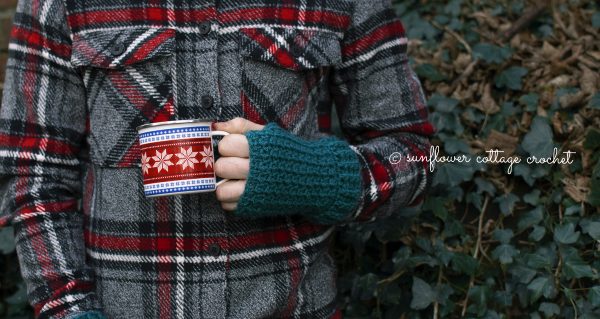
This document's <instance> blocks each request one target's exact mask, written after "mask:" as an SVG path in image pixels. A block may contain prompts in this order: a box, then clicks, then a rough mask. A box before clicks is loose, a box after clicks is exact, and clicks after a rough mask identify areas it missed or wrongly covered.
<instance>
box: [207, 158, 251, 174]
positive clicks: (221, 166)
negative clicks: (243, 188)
mask: <svg viewBox="0 0 600 319" xmlns="http://www.w3.org/2000/svg"><path fill="white" fill-rule="evenodd" d="M249 170H250V160H249V159H247V158H240V157H219V159H218V160H217V161H216V162H215V174H217V176H219V177H221V178H228V179H246V178H248V171H249Z"/></svg>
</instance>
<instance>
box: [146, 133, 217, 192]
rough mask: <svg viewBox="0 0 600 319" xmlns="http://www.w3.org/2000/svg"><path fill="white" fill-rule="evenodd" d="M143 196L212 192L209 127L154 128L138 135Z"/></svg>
mask: <svg viewBox="0 0 600 319" xmlns="http://www.w3.org/2000/svg"><path fill="white" fill-rule="evenodd" d="M139 145H140V152H141V154H142V156H141V166H142V172H143V176H144V194H146V196H160V195H176V194H187V193H192V192H199V191H211V190H214V189H215V172H214V168H213V162H214V158H213V150H212V137H211V135H210V126H208V125H191V126H180V127H170V128H161V126H157V127H154V128H152V129H151V130H149V131H147V132H144V133H141V134H140V135H139Z"/></svg>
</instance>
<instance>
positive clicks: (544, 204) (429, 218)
mask: <svg viewBox="0 0 600 319" xmlns="http://www.w3.org/2000/svg"><path fill="white" fill-rule="evenodd" d="M396 2H397V3H398V4H397V8H398V10H397V12H398V13H399V14H400V15H401V16H402V18H403V21H404V23H405V25H406V28H407V30H408V36H409V38H410V39H411V40H413V41H415V44H417V45H416V48H414V49H413V51H412V52H411V53H412V56H413V58H414V60H415V61H421V62H420V63H417V65H416V66H415V69H416V73H417V75H419V77H420V78H421V79H422V81H423V84H424V88H425V91H426V92H427V99H428V100H427V103H428V106H429V107H430V111H431V121H432V122H433V124H434V125H435V126H436V128H437V132H436V136H435V138H434V141H433V143H434V145H437V146H439V150H440V154H439V155H461V154H466V155H470V156H471V157H472V158H474V157H475V156H476V155H481V154H482V151H483V150H485V149H487V147H488V145H493V143H491V142H490V140H493V139H494V138H497V136H493V134H492V132H493V131H495V132H500V133H502V134H503V136H504V138H506V142H503V144H502V143H501V144H502V146H504V147H505V148H510V147H512V148H513V149H512V151H511V152H512V154H514V155H515V156H520V157H521V158H522V159H523V161H524V159H525V158H527V157H528V156H536V157H542V156H552V155H553V150H554V148H555V147H556V148H557V149H558V151H559V152H562V151H566V150H572V151H576V152H577V153H576V155H575V156H574V162H573V164H571V165H540V164H527V163H524V162H521V163H519V164H515V165H514V167H513V173H512V174H507V173H506V167H505V166H503V165H496V164H478V163H475V161H474V160H472V161H471V162H469V163H460V162H453V163H436V167H435V175H434V181H433V185H432V187H431V190H430V192H429V195H428V197H427V198H426V199H425V201H424V202H423V203H422V205H421V206H418V207H410V208H405V209H401V210H400V211H398V212H396V214H394V215H392V217H390V218H386V219H378V220H375V221H374V222H373V223H370V224H366V225H365V224H362V225H351V226H347V227H344V228H343V229H341V230H342V231H341V232H340V233H339V234H338V237H337V240H336V246H335V247H336V249H335V253H336V257H337V258H336V259H337V261H338V265H339V268H340V271H339V274H340V281H339V282H340V284H339V289H340V293H341V299H342V302H343V304H344V305H345V307H344V312H345V317H347V318H568V319H571V318H600V285H599V284H598V283H599V282H600V249H599V247H600V214H599V213H600V210H599V207H600V144H599V142H598V141H600V133H599V132H600V127H599V125H600V122H599V121H598V118H600V92H599V89H600V88H598V85H600V82H598V83H596V86H595V87H594V86H593V85H590V83H593V82H590V81H587V82H586V81H583V80H581V78H583V76H582V73H577V75H571V74H568V72H567V71H564V70H562V69H560V70H559V69H554V68H553V66H551V65H552V64H553V63H555V62H554V61H553V60H552V58H548V60H547V61H541V60H540V56H542V53H541V52H542V51H543V49H542V47H543V46H546V48H545V49H544V50H551V48H550V49H549V46H548V44H551V45H552V46H553V47H554V48H556V50H557V52H561V50H563V48H565V47H567V44H565V43H563V42H564V41H570V40H568V39H569V38H572V35H569V34H565V32H571V31H568V30H567V31H565V30H566V29H568V28H573V29H572V30H580V29H577V28H578V27H575V26H572V25H570V23H577V24H578V26H581V28H582V29H583V28H587V29H586V30H590V29H589V26H590V25H594V23H595V22H594V21H596V20H597V19H598V14H597V13H595V11H597V9H598V7H597V4H595V3H594V2H582V1H579V2H577V1H573V2H569V3H566V2H561V4H557V5H556V7H555V8H554V9H553V10H557V12H559V13H558V15H560V16H561V17H562V18H561V20H562V21H561V22H560V23H561V24H563V26H562V27H561V26H560V25H559V24H557V23H555V21H554V17H553V16H552V15H551V14H542V15H540V16H539V17H538V18H537V19H535V20H534V21H533V22H532V23H531V24H530V25H529V26H528V27H526V28H525V29H523V30H522V31H521V32H522V33H525V34H524V36H523V37H520V38H518V39H514V41H509V40H506V39H503V38H502V34H501V33H500V32H498V27H499V26H503V25H510V24H512V23H513V22H514V21H516V20H517V19H518V18H519V17H520V16H522V15H523V13H524V12H525V10H527V9H528V6H529V4H528V3H527V2H524V1H508V2H498V1H491V0H489V1H488V0H483V1H466V0H465V1H441V0H433V1H418V0H412V1H411V0H409V1H396ZM570 14H574V15H572V16H569V15H570ZM569 17H578V18H576V19H573V18H569ZM579 17H581V19H580V18H579ZM578 19H579V20H578ZM596 22H597V21H596ZM596 24H597V23H596ZM500 28H502V27H500ZM565 28H566V29H565ZM411 30H412V31H411ZM449 30H451V31H453V33H454V34H450V33H449ZM590 32H591V31H590ZM518 36H519V35H517V37H518ZM588 38H589V39H592V38H594V36H593V35H592V34H588ZM561 39H562V40H561ZM463 41H465V42H466V43H467V44H468V45H469V46H470V49H471V51H469V49H468V48H467V47H466V46H465V45H464V43H463ZM560 41H563V42H560ZM544 42H546V44H544ZM574 43H575V42H573V43H571V44H569V45H575V44H574ZM577 43H579V42H577ZM587 48H588V50H596V51H597V50H599V49H600V46H599V45H598V44H592V43H590V44H589V45H588V46H587ZM548 52H550V51H548ZM545 54H547V52H546V53H545ZM563 54H564V53H563ZM461 59H462V60H461ZM574 59H575V58H574ZM459 60H461V61H459ZM470 63H476V64H475V65H476V66H475V69H474V70H473V71H472V72H471V73H468V76H467V77H464V78H462V79H461V81H462V82H461V83H458V82H457V79H459V78H460V77H461V76H462V75H463V74H464V73H465V70H466V69H467V66H468V65H469V64H470ZM575 65H576V64H573V66H575ZM580 68H581V69H584V68H590V67H589V66H580ZM565 70H566V69H565ZM591 71H592V73H593V72H596V73H598V72H599V71H600V70H598V69H593V70H591ZM587 76H589V74H588V75H587ZM596 79H597V78H596ZM486 88H487V89H488V90H489V92H488V93H487V96H486V94H484V93H485V90H486ZM567 102H568V103H567ZM492 104H495V105H496V106H497V107H494V105H492ZM573 128H574V129H573ZM505 155H506V154H505ZM567 186H568V187H567ZM365 276H368V278H369V280H365V279H364V278H365ZM363 289H364V291H366V292H367V293H366V295H364V294H360V293H359V292H360V291H362V290H363ZM367 295H368V296H369V297H367ZM358 297H361V298H358ZM365 297H367V298H365Z"/></svg>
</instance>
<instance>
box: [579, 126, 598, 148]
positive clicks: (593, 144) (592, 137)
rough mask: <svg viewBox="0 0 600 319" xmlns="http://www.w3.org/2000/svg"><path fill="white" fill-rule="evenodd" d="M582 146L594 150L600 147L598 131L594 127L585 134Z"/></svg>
mask: <svg viewBox="0 0 600 319" xmlns="http://www.w3.org/2000/svg"><path fill="white" fill-rule="evenodd" d="M583 147H584V148H585V149H587V150H594V149H596V148H598V147H600V131H598V130H596V129H593V128H592V129H590V130H589V131H588V133H587V134H586V135H585V141H583Z"/></svg>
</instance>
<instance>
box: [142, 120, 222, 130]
mask: <svg viewBox="0 0 600 319" xmlns="http://www.w3.org/2000/svg"><path fill="white" fill-rule="evenodd" d="M202 122H210V123H212V122H214V120H212V119H188V120H173V121H164V122H154V123H146V124H142V125H140V126H138V127H136V128H135V129H136V131H140V130H143V129H146V128H149V127H155V126H162V125H169V124H190V123H202Z"/></svg>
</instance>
